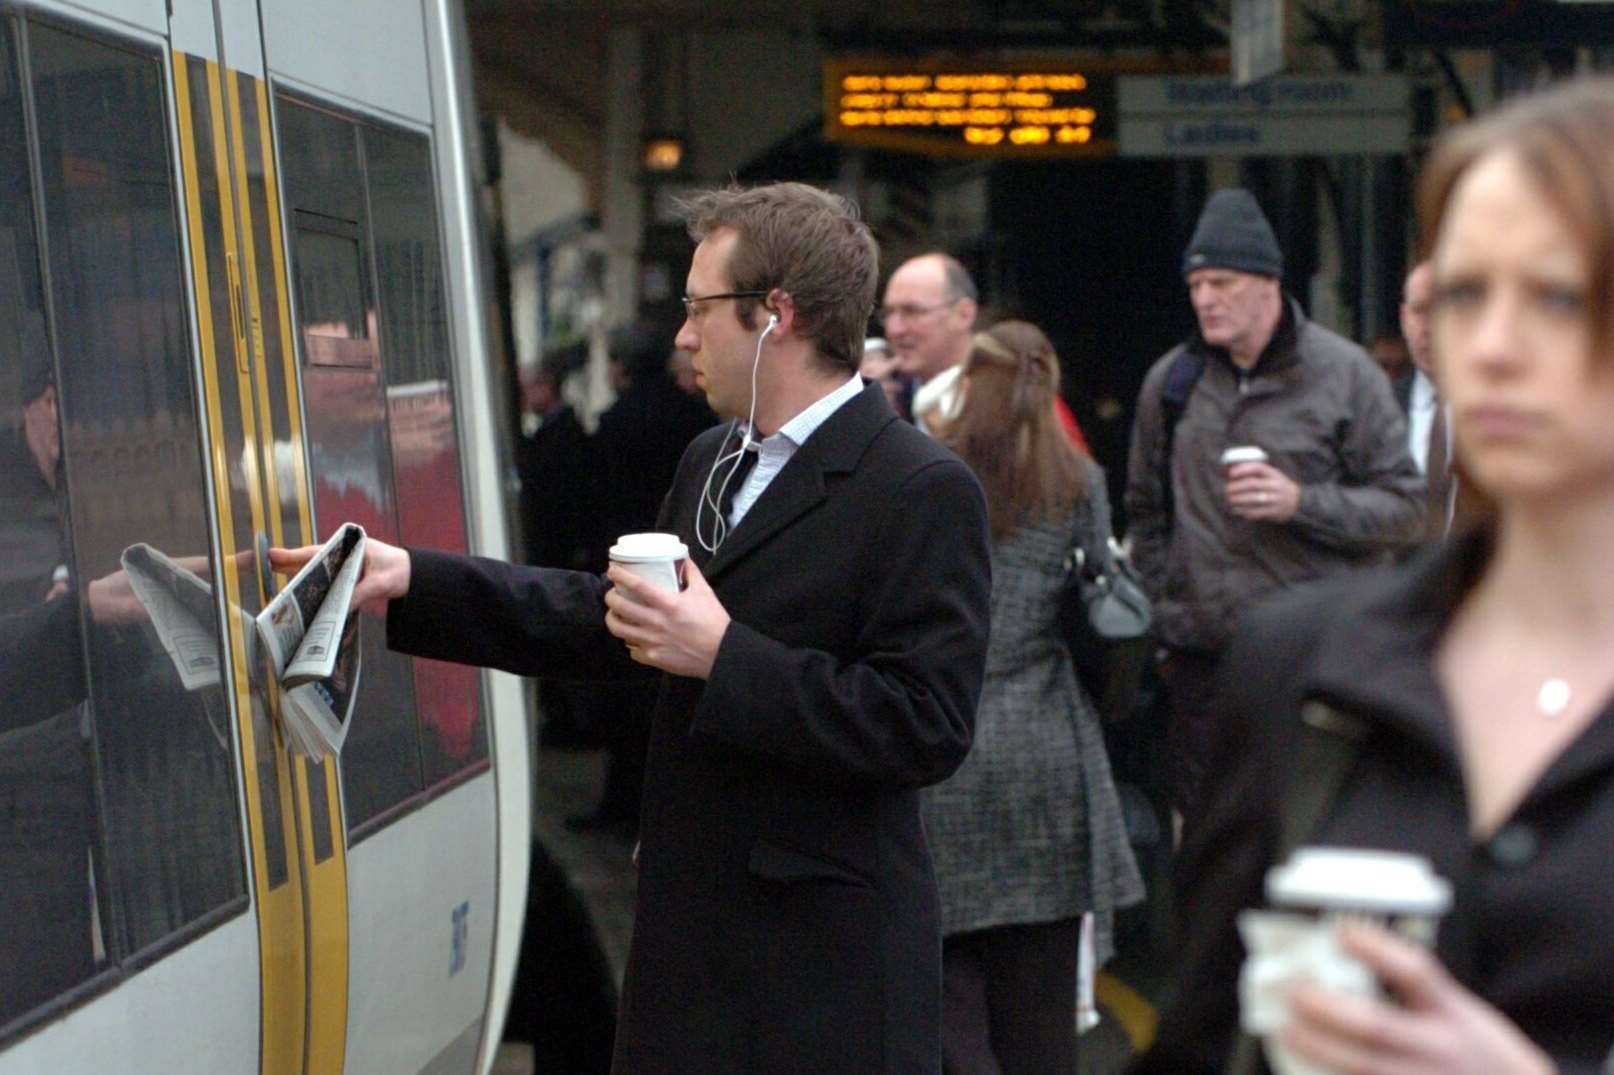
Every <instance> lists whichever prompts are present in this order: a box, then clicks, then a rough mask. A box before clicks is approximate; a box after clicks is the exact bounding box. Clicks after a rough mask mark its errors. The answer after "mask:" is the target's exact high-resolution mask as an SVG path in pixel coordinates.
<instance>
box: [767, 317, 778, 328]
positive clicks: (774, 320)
mask: <svg viewBox="0 0 1614 1075" xmlns="http://www.w3.org/2000/svg"><path fill="white" fill-rule="evenodd" d="M778 324H779V315H778V314H769V315H768V327H769V328H774V327H776V326H777V325H778Z"/></svg>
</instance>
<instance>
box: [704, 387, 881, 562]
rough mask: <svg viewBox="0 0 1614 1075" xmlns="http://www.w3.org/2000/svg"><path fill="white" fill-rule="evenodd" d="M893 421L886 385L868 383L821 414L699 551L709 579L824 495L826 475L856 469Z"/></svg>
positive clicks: (739, 558)
mask: <svg viewBox="0 0 1614 1075" xmlns="http://www.w3.org/2000/svg"><path fill="white" fill-rule="evenodd" d="M896 420H897V416H896V415H895V414H894V413H893V412H892V410H891V405H890V404H889V403H887V402H886V398H885V389H883V388H881V387H880V386H879V385H878V384H875V383H872V382H871V383H869V384H866V385H864V387H863V390H862V391H861V392H859V393H858V394H857V395H855V396H853V397H852V398H851V399H849V400H847V402H846V403H845V404H844V405H843V406H841V408H840V409H839V410H837V411H835V413H834V414H831V415H830V416H829V417H828V418H826V419H824V421H823V423H822V424H821V425H819V427H818V428H817V429H816V430H814V431H813V433H812V435H811V436H809V437H808V438H807V442H806V443H805V444H803V445H802V446H801V447H800V448H799V449H798V450H797V451H796V454H795V455H793V456H791V457H790V462H788V463H786V464H785V466H784V469H783V470H781V471H780V472H779V475H778V477H776V478H774V479H773V481H772V482H770V483H769V484H768V487H767V488H766V489H765V490H763V492H762V495H761V496H760V497H758V498H757V502H756V503H755V504H753V505H751V509H750V510H749V511H747V512H746V513H745V517H744V518H743V519H741V520H740V525H739V526H737V527H735V528H734V530H733V532H732V533H730V534H729V535H728V537H727V539H726V540H725V541H724V542H723V544H722V545H721V546H719V547H718V550H717V552H716V553H714V554H712V555H710V556H709V557H707V556H706V555H705V553H704V552H701V553H700V554H699V556H698V557H697V563H699V565H700V568H701V571H702V572H703V573H704V574H705V575H706V577H707V578H708V579H709V580H710V579H715V578H717V577H718V576H720V575H722V573H723V572H724V571H726V570H727V569H728V568H729V567H730V566H731V565H732V564H734V563H736V562H737V561H739V560H741V559H742V558H744V557H745V555H746V554H747V553H749V552H751V551H752V550H753V549H755V548H756V547H757V546H758V545H761V544H762V543H763V542H765V541H767V540H768V539H769V538H770V537H772V536H773V535H774V534H776V533H778V532H779V531H780V530H782V529H784V527H786V526H787V525H789V524H790V523H791V522H792V521H794V520H795V519H796V518H798V517H799V516H800V515H802V514H803V513H804V512H806V511H807V510H808V509H810V508H812V507H813V506H814V505H816V504H817V503H818V502H819V501H821V500H823V499H824V496H825V495H826V493H827V491H828V489H827V486H826V483H825V478H826V476H827V475H831V474H846V473H850V472H851V471H852V470H854V469H856V467H857V464H858V461H859V460H861V459H862V458H863V453H864V452H865V451H867V450H868V447H869V445H870V444H871V443H873V441H874V438H875V436H876V435H877V434H878V433H879V432H880V430H882V429H884V428H885V427H886V425H887V424H888V423H890V422H894V421H896ZM702 558H704V562H702Z"/></svg>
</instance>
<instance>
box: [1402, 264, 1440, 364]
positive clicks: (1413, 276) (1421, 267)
mask: <svg viewBox="0 0 1614 1075" xmlns="http://www.w3.org/2000/svg"><path fill="white" fill-rule="evenodd" d="M1434 297H1435V270H1434V267H1433V266H1432V265H1431V264H1430V263H1429V262H1427V261H1420V262H1419V263H1418V264H1416V265H1414V266H1413V267H1412V271H1411V272H1409V273H1407V279H1406V282H1405V283H1404V284H1402V285H1401V336H1402V338H1403V339H1405V340H1406V341H1407V353H1408V354H1410V355H1411V356H1412V364H1413V365H1414V366H1417V367H1418V369H1420V370H1422V371H1423V375H1424V376H1425V377H1428V378H1430V379H1433V378H1434V376H1435V366H1434V361H1435V358H1434V348H1433V347H1432V346H1431V344H1430V339H1429V306H1430V303H1431V302H1433V301H1434Z"/></svg>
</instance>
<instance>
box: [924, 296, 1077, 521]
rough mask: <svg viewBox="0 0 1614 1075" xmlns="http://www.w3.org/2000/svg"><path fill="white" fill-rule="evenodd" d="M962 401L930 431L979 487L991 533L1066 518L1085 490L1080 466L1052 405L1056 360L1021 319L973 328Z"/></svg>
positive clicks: (1056, 384) (1043, 340)
mask: <svg viewBox="0 0 1614 1075" xmlns="http://www.w3.org/2000/svg"><path fill="white" fill-rule="evenodd" d="M961 391H962V393H963V399H962V405H961V406H960V407H959V410H958V413H957V414H956V415H955V416H954V417H953V418H952V419H951V420H949V421H948V422H946V423H945V424H944V425H942V426H941V428H939V429H938V430H937V436H938V438H939V439H940V440H941V442H942V443H943V444H945V445H947V446H948V447H949V448H951V449H952V450H953V451H954V452H956V453H958V456H959V458H961V459H963V460H964V462H965V463H967V464H969V467H970V469H971V470H973V471H974V472H975V476H976V478H978V479H979V480H980V483H981V488H982V489H984V490H985V492H986V510H987V519H988V521H989V523H990V525H991V528H992V537H993V538H994V539H995V540H998V541H1002V540H1003V539H1004V538H1006V537H1008V536H1009V535H1011V534H1013V533H1014V532H1015V530H1017V529H1019V528H1020V527H1022V526H1026V525H1030V524H1033V523H1037V522H1041V521H1044V520H1047V519H1065V518H1068V517H1069V515H1070V512H1071V509H1072V508H1074V507H1075V505H1076V502H1077V501H1078V500H1079V499H1081V498H1082V497H1084V496H1086V495H1087V467H1086V465H1085V463H1084V461H1083V459H1082V456H1081V454H1080V453H1079V452H1078V451H1077V450H1076V449H1075V448H1074V447H1073V446H1072V445H1071V443H1070V441H1069V440H1068V439H1066V437H1065V431H1064V430H1063V429H1062V428H1061V427H1060V424H1059V418H1058V416H1057V415H1056V414H1055V411H1054V398H1055V396H1056V395H1057V394H1058V392H1059V359H1058V357H1057V356H1056V355H1055V354H1054V348H1053V345H1052V344H1051V343H1049V342H1048V337H1047V336H1044V335H1043V334H1042V330H1041V329H1039V328H1037V326H1035V325H1032V324H1028V323H1027V322H1025V321H1004V322H1002V323H1001V324H998V325H995V326H994V327H992V328H991V329H989V330H988V331H986V332H982V333H978V334H976V336H975V339H974V341H973V342H972V344H971V346H970V353H969V358H968V359H966V360H965V362H964V372H963V383H962V385H961Z"/></svg>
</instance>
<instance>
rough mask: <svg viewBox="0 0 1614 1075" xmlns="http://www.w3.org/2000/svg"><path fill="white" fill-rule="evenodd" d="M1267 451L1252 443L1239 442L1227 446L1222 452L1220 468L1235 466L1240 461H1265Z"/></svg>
mask: <svg viewBox="0 0 1614 1075" xmlns="http://www.w3.org/2000/svg"><path fill="white" fill-rule="evenodd" d="M1266 461H1267V453H1266V452H1265V451H1263V450H1262V449H1260V448H1257V447H1256V446H1255V445H1253V444H1240V445H1238V446H1236V447H1233V448H1229V449H1227V451H1225V452H1223V453H1222V469H1223V470H1226V469H1227V468H1228V467H1236V466H1238V465H1239V464H1240V463H1265V462H1266Z"/></svg>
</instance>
